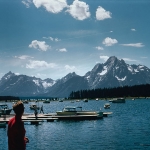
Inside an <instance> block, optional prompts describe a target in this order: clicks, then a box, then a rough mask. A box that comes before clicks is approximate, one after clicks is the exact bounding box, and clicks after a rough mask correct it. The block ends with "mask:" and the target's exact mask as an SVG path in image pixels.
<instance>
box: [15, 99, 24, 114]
mask: <svg viewBox="0 0 150 150" xmlns="http://www.w3.org/2000/svg"><path fill="white" fill-rule="evenodd" d="M13 110H14V112H15V114H16V115H22V114H23V113H24V105H23V103H22V101H18V102H16V103H15V104H14V105H13Z"/></svg>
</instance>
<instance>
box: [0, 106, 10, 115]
mask: <svg viewBox="0 0 150 150" xmlns="http://www.w3.org/2000/svg"><path fill="white" fill-rule="evenodd" d="M11 111H12V109H11V108H9V107H8V105H7V104H0V112H1V115H10V112H11Z"/></svg>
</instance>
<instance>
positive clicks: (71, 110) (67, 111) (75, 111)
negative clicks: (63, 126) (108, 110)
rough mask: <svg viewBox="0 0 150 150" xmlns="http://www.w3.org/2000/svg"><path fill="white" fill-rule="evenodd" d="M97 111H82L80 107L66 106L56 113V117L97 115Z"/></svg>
mask: <svg viewBox="0 0 150 150" xmlns="http://www.w3.org/2000/svg"><path fill="white" fill-rule="evenodd" d="M98 113H99V112H97V111H86V110H82V107H72V106H67V107H65V108H63V110H62V111H57V112H56V114H57V115H97V114H98Z"/></svg>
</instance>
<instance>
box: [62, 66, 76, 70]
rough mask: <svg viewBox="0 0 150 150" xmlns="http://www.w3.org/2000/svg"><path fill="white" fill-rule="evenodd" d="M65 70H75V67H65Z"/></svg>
mask: <svg viewBox="0 0 150 150" xmlns="http://www.w3.org/2000/svg"><path fill="white" fill-rule="evenodd" d="M65 69H66V70H75V69H76V67H75V66H69V65H65Z"/></svg>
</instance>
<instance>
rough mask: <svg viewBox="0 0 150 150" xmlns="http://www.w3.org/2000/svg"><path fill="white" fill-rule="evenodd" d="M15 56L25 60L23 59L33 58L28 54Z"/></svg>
mask: <svg viewBox="0 0 150 150" xmlns="http://www.w3.org/2000/svg"><path fill="white" fill-rule="evenodd" d="M15 58H19V59H22V60H25V59H30V58H34V57H31V56H28V55H21V56H15Z"/></svg>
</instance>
